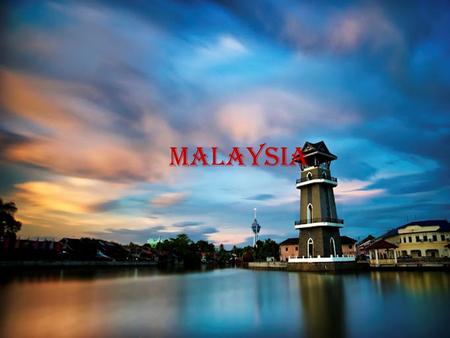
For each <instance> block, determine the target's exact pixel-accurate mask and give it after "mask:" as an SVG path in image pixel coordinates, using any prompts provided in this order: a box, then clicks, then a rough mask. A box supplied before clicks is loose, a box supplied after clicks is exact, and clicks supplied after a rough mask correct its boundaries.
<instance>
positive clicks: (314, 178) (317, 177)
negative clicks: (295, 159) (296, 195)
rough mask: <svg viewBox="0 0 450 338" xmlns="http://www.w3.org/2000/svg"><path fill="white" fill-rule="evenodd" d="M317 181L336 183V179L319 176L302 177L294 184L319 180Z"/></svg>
mask: <svg viewBox="0 0 450 338" xmlns="http://www.w3.org/2000/svg"><path fill="white" fill-rule="evenodd" d="M319 179H324V180H328V181H333V182H337V178H336V177H332V176H321V175H309V177H308V176H307V177H302V178H299V179H297V180H296V183H302V182H306V181H311V180H319Z"/></svg>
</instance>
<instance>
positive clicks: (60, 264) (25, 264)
mask: <svg viewBox="0 0 450 338" xmlns="http://www.w3.org/2000/svg"><path fill="white" fill-rule="evenodd" d="M156 266H158V263H156V262H126V261H0V269H1V268H67V267H156Z"/></svg>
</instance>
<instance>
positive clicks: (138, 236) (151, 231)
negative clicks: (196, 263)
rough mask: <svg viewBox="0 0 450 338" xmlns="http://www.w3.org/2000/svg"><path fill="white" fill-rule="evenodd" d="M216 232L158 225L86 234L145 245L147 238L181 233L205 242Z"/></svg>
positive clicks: (209, 228) (164, 237) (211, 228)
mask: <svg viewBox="0 0 450 338" xmlns="http://www.w3.org/2000/svg"><path fill="white" fill-rule="evenodd" d="M217 231H218V230H217V229H216V228H214V227H195V228H189V229H187V230H186V229H185V228H184V227H180V228H177V229H173V228H171V229H169V228H167V227H165V226H162V225H158V226H153V227H150V228H142V229H129V228H121V229H105V230H104V231H91V232H88V234H89V235H91V236H99V237H100V238H107V239H113V240H116V241H119V242H122V243H128V242H135V243H145V242H146V241H147V240H148V239H149V238H161V239H162V240H164V239H169V238H175V237H176V236H177V235H178V234H182V233H185V234H187V235H188V236H189V238H191V239H192V240H194V241H198V240H205V239H207V238H208V236H209V235H211V234H214V233H217Z"/></svg>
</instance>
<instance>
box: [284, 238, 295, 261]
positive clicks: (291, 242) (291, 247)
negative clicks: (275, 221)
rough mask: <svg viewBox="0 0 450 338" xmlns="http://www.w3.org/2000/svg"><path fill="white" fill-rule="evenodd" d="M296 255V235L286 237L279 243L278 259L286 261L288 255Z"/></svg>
mask: <svg viewBox="0 0 450 338" xmlns="http://www.w3.org/2000/svg"><path fill="white" fill-rule="evenodd" d="M297 256H298V237H292V238H288V239H286V240H285V241H283V242H281V243H280V261H281V262H287V261H288V259H289V257H297Z"/></svg>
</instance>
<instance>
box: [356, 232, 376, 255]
mask: <svg viewBox="0 0 450 338" xmlns="http://www.w3.org/2000/svg"><path fill="white" fill-rule="evenodd" d="M374 240H375V237H374V236H372V235H369V236H367V237H366V238H364V239H362V240H360V241H359V242H358V243H356V253H357V255H358V256H368V255H369V250H368V249H367V248H368V246H369V245H370V244H371V243H372V242H373V241H374Z"/></svg>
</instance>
